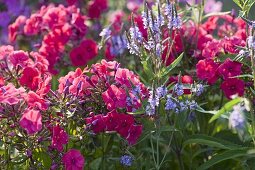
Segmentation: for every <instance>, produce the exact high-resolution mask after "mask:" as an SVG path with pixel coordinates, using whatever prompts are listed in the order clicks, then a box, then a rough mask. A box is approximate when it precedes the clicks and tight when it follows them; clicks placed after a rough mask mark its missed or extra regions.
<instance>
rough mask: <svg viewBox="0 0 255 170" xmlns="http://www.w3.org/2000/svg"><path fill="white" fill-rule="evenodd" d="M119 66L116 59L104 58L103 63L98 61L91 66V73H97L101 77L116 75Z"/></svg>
mask: <svg viewBox="0 0 255 170" xmlns="http://www.w3.org/2000/svg"><path fill="white" fill-rule="evenodd" d="M118 67H119V63H117V62H116V61H106V60H104V59H103V60H102V61H101V63H96V64H93V65H92V66H91V68H92V69H91V73H93V74H96V75H98V76H99V77H104V76H114V74H115V71H116V69H118Z"/></svg>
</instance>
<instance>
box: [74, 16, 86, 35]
mask: <svg viewBox="0 0 255 170" xmlns="http://www.w3.org/2000/svg"><path fill="white" fill-rule="evenodd" d="M85 21H86V17H85V16H83V15H81V13H73V14H72V20H71V24H72V25H73V26H74V27H75V28H76V29H77V30H78V31H79V32H78V35H79V36H84V35H85V34H86V31H87V29H88V28H87V26H86V24H85Z"/></svg>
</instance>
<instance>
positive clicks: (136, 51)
mask: <svg viewBox="0 0 255 170" xmlns="http://www.w3.org/2000/svg"><path fill="white" fill-rule="evenodd" d="M127 48H128V49H129V52H130V54H135V55H139V53H140V52H139V47H138V46H137V45H136V44H135V43H134V42H133V43H131V44H130V43H128V44H127Z"/></svg>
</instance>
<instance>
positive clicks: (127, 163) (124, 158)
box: [120, 155, 134, 166]
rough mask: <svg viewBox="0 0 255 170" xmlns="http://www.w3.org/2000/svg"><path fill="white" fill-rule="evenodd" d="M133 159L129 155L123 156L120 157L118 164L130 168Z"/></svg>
mask: <svg viewBox="0 0 255 170" xmlns="http://www.w3.org/2000/svg"><path fill="white" fill-rule="evenodd" d="M133 160H134V159H133V157H132V156H130V155H123V156H121V157H120V163H121V164H122V165H124V166H131V165H132V163H133Z"/></svg>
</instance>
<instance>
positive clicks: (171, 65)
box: [161, 53, 183, 77]
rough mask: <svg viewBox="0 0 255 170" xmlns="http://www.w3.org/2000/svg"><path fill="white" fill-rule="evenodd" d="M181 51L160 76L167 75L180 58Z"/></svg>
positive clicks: (181, 55)
mask: <svg viewBox="0 0 255 170" xmlns="http://www.w3.org/2000/svg"><path fill="white" fill-rule="evenodd" d="M182 58H183V53H181V54H180V56H179V57H178V58H176V59H175V60H174V61H173V62H172V63H171V64H170V65H169V66H167V67H166V69H165V70H164V71H163V72H162V76H161V77H165V76H167V75H168V74H169V73H170V72H171V71H172V70H173V69H174V68H175V67H176V66H177V65H178V64H179V63H180V62H181V60H182Z"/></svg>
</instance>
